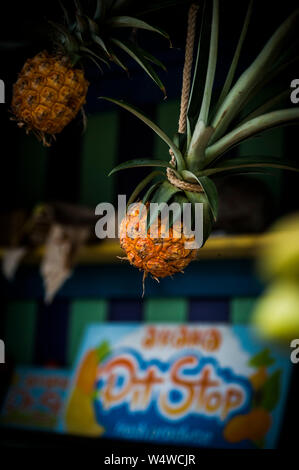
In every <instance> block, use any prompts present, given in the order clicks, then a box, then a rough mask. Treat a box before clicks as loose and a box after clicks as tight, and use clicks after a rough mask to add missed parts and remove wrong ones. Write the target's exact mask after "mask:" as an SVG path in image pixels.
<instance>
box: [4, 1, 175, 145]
mask: <svg viewBox="0 0 299 470" xmlns="http://www.w3.org/2000/svg"><path fill="white" fill-rule="evenodd" d="M93 3H94V10H93V12H92V13H89V12H87V11H85V10H84V9H83V7H82V6H81V5H80V2H79V0H75V1H74V4H75V8H73V10H72V11H69V10H68V9H66V8H65V7H64V6H63V4H62V7H63V10H64V22H63V23H62V24H56V23H52V22H51V23H50V24H51V25H52V27H53V29H54V31H55V40H54V44H53V52H47V51H43V52H40V53H38V54H37V55H36V56H35V57H33V58H31V59H27V60H26V62H25V64H24V66H23V68H22V70H21V72H20V74H19V77H18V80H17V82H16V83H15V84H14V87H13V97H12V103H11V110H12V112H13V114H14V119H15V120H16V121H17V123H18V126H20V127H24V128H25V129H26V131H28V132H29V131H32V132H34V133H35V134H36V136H37V137H38V138H39V139H41V140H42V141H43V143H44V144H45V145H47V144H48V143H49V140H47V136H55V135H56V134H58V133H60V132H61V131H62V130H63V129H64V127H65V126H66V125H67V124H68V123H69V122H70V121H72V120H73V119H74V118H75V116H76V115H77V114H78V112H79V110H80V109H81V108H82V106H83V104H84V103H85V100H86V94H87V90H88V85H89V83H88V81H87V80H86V79H85V77H84V71H83V69H82V67H81V62H82V60H83V59H89V60H91V61H92V62H94V63H95V64H96V65H97V67H98V68H99V69H100V70H101V71H102V67H101V66H102V65H107V66H109V62H114V63H115V64H117V65H118V66H120V67H121V68H122V69H124V70H125V71H127V67H126V65H125V64H124V63H123V61H122V59H121V57H119V52H120V51H122V53H123V52H124V53H126V54H127V55H128V56H129V57H131V58H132V59H133V60H135V61H136V62H137V63H138V64H139V65H140V66H141V67H142V69H143V70H144V71H145V72H146V73H147V74H148V75H149V76H150V78H151V79H152V80H153V81H154V82H155V83H156V84H157V85H158V86H159V87H160V89H161V90H162V91H163V93H164V94H165V88H164V86H163V83H162V82H161V80H160V78H159V77H158V75H157V73H156V72H155V70H154V69H153V67H152V65H151V63H154V64H155V65H157V66H160V67H162V68H164V66H163V64H162V63H161V62H160V61H159V60H158V59H156V58H155V57H153V56H152V55H151V54H150V53H149V52H147V51H145V50H143V49H141V48H140V47H138V46H137V45H136V44H135V42H133V41H128V40H123V39H119V38H118V35H117V31H119V30H121V29H124V28H129V29H130V30H132V29H134V30H135V31H136V30H138V29H144V30H148V31H151V32H155V33H158V34H160V35H162V36H164V37H166V38H168V35H167V34H166V33H165V32H164V31H161V30H160V29H158V28H155V27H153V26H151V25H149V24H148V23H146V22H144V21H142V20H140V19H138V18H135V17H131V16H125V15H124V14H123V11H124V10H125V8H126V6H129V2H128V1H122V2H111V1H110V0H97V1H96V2H93ZM173 3H175V2H173ZM163 6H164V5H163V2H161V4H160V7H163ZM157 7H158V6H156V8H157ZM120 13H121V14H120ZM80 67H81V68H80Z"/></svg>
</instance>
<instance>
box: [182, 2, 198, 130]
mask: <svg viewBox="0 0 299 470" xmlns="http://www.w3.org/2000/svg"><path fill="white" fill-rule="evenodd" d="M197 12H198V5H194V4H192V5H191V6H190V8H189V13H188V26H187V38H186V49H185V63H184V68H183V85H182V94H181V109H180V118H179V129H178V131H179V133H181V134H184V133H185V132H186V128H187V110H188V102H189V95H190V87H191V71H192V62H193V49H194V39H195V31H196V17H197Z"/></svg>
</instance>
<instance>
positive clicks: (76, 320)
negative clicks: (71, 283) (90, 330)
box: [67, 300, 108, 366]
mask: <svg viewBox="0 0 299 470" xmlns="http://www.w3.org/2000/svg"><path fill="white" fill-rule="evenodd" d="M107 316H108V305H107V302H106V301H105V300H75V301H73V302H72V305H71V309H70V317H69V328H68V343H67V365H68V366H72V365H73V364H74V360H75V359H76V356H77V353H78V348H79V346H80V343H81V340H82V337H83V334H84V331H85V328H86V326H87V325H89V324H90V323H98V322H103V321H106V320H107Z"/></svg>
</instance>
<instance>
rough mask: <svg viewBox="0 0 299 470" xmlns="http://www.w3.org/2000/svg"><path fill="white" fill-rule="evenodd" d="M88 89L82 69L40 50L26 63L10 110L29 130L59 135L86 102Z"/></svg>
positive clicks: (64, 58)
mask: <svg viewBox="0 0 299 470" xmlns="http://www.w3.org/2000/svg"><path fill="white" fill-rule="evenodd" d="M87 89H88V81H87V80H86V79H85V78H84V73H83V70H80V69H78V68H73V67H72V66H71V63H70V61H69V60H68V58H67V57H65V56H59V55H50V54H48V52H47V51H43V52H41V53H39V54H37V55H36V56H35V57H33V58H32V59H27V61H26V62H25V64H24V66H23V68H22V70H21V72H20V74H19V77H18V80H17V82H16V83H15V84H14V87H13V98H12V105H11V107H12V111H13V113H14V115H15V117H16V120H17V121H18V123H19V126H24V125H25V126H26V129H27V130H28V131H31V130H34V131H35V132H39V133H41V135H42V134H43V133H46V134H51V135H54V134H58V133H60V132H61V131H62V129H63V128H64V127H65V126H66V125H67V124H68V123H69V122H70V121H72V120H73V119H74V118H75V116H76V115H77V113H78V111H79V110H80V108H81V107H82V106H83V104H84V103H85V99H86V93H87Z"/></svg>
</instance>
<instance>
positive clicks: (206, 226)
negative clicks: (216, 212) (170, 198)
mask: <svg viewBox="0 0 299 470" xmlns="http://www.w3.org/2000/svg"><path fill="white" fill-rule="evenodd" d="M185 194H186V196H187V199H188V201H189V202H191V203H192V204H196V203H201V204H203V243H202V246H203V245H204V244H205V242H206V240H207V239H208V237H209V236H210V233H211V231H212V228H213V215H212V212H211V209H210V204H209V202H208V199H207V196H206V195H205V193H192V192H190V191H185Z"/></svg>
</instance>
